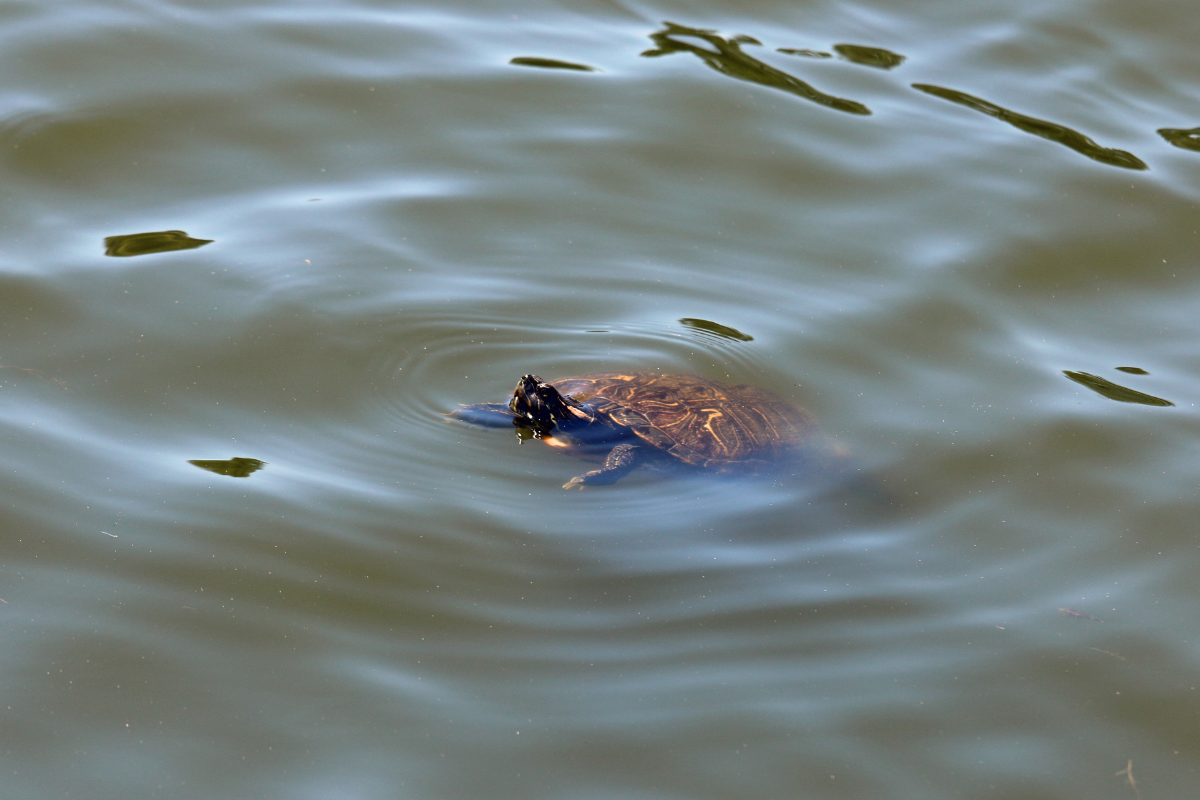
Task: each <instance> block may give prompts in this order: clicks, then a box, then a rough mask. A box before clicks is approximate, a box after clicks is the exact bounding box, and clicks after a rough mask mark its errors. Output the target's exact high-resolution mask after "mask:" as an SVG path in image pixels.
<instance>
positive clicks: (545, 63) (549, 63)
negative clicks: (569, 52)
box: [508, 56, 596, 72]
mask: <svg viewBox="0 0 1200 800" xmlns="http://www.w3.org/2000/svg"><path fill="white" fill-rule="evenodd" d="M508 63H509V64H513V65H515V66H518V67H540V68H542V69H573V70H575V71H576V72H595V71H596V68H595V67H589V66H588V65H587V64H574V63H572V62H570V61H559V60H558V59H556V58H538V57H536V56H517V57H516V58H514V59H512V60H511V61H509V62H508Z"/></svg>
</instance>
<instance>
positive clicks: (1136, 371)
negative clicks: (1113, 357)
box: [1117, 367, 1150, 375]
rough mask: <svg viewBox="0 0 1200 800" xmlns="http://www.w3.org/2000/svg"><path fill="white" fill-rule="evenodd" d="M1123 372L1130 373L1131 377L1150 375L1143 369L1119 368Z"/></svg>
mask: <svg viewBox="0 0 1200 800" xmlns="http://www.w3.org/2000/svg"><path fill="white" fill-rule="evenodd" d="M1117 369H1119V370H1120V371H1121V372H1128V373H1129V374H1130V375H1149V374H1150V373H1149V372H1146V370H1144V369H1142V368H1141V367H1117Z"/></svg>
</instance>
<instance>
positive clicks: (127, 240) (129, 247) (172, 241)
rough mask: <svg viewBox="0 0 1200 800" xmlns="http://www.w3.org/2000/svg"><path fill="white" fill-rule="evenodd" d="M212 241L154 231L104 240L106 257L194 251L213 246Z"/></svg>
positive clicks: (178, 233) (181, 233)
mask: <svg viewBox="0 0 1200 800" xmlns="http://www.w3.org/2000/svg"><path fill="white" fill-rule="evenodd" d="M212 241H213V240H212V239H193V238H192V237H190V236H188V235H187V233H186V232H184V231H152V232H149V233H130V234H125V235H123V236H109V237H107V238H105V240H104V255H106V256H144V255H148V254H150V253H166V252H168V251H171V250H193V249H195V248H197V247H203V246H204V245H206V244H211V243H212Z"/></svg>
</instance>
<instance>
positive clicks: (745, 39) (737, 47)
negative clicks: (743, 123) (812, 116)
mask: <svg viewBox="0 0 1200 800" xmlns="http://www.w3.org/2000/svg"><path fill="white" fill-rule="evenodd" d="M664 24H665V25H666V28H664V29H663V30H661V31H657V32H655V33H652V34H650V38H651V40H653V42H654V43H655V44H656V45H657V47H656V48H655V49H653V50H646V51H645V52H643V53H642V55H643V56H647V57H657V56H665V55H670V54H672V53H692V54H694V55H696V56H699V57H700V59H701V60H702V61H704V63H705V64H708V66H710V67H712V68H713V69H715V70H716V71H717V72H720V73H721V74H722V75H728V76H729V77H731V78H737V79H738V80H742V81H749V82H750V83H757V84H759V85H760V86H766V87H768V88H771V89H779V90H780V91H783V92H788V93H790V94H794V95H796V96H797V97H802V98H804V99H805V100H810V101H812V102H814V103H817V104H818V105H822V106H825V107H827V108H832V109H835V110H837V111H845V112H846V113H848V114H870V113H871V110H870V109H869V108H867V107H866V106H865V105H863V104H862V103H859V102H856V101H854V100H846V99H845V98H841V97H834V96H833V95H829V94H825V93H824V92H820V91H818V90H816V89H814V88H813V87H812V86H810V85H809V84H807V83H805V82H804V81H802V80H800V79H799V78H796V77H793V76H792V75H789V74H787V73H786V72H784V71H782V70H778V69H775V67H772V66H771V65H769V64H764V63H763V62H762V61H759V60H758V59H757V58H754V57H753V56H749V55H746V54H745V53H744V52H742V45H743V44H754V45H760V44H761V42H759V41H758V40H757V39H753V38H751V37H749V36H735V37H733V38H731V39H724V38H722V37H720V36H718V35H717V34H716V33H715V32H713V31H711V30H706V29H702V28H688V27H685V26H683V25H676V24H674V23H672V22H666V23H664ZM680 37H687V38H692V39H700V40H702V41H704V42H706V43H708V44H710V45H712V46H713V47H714V48H715V50H710V49H708V48H707V47H702V46H700V45H698V44H693V43H692V42H688V41H683V40H682V39H681V38H680Z"/></svg>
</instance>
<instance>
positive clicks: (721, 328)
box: [679, 317, 754, 342]
mask: <svg viewBox="0 0 1200 800" xmlns="http://www.w3.org/2000/svg"><path fill="white" fill-rule="evenodd" d="M679 323H680V324H681V325H683V326H684V327H685V328H692V329H693V330H698V331H702V332H704V333H706V334H710V335H712V336H717V337H720V338H722V339H733V340H734V341H737V342H753V341H754V337H753V336H748V335H747V334H744V333H742V332H741V331H739V330H738V329H736V328H730V327H729V326H727V325H721V324H719V323H716V322H709V321H708V320H706V319H693V318H691V317H685V318H684V319H681V320H679Z"/></svg>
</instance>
